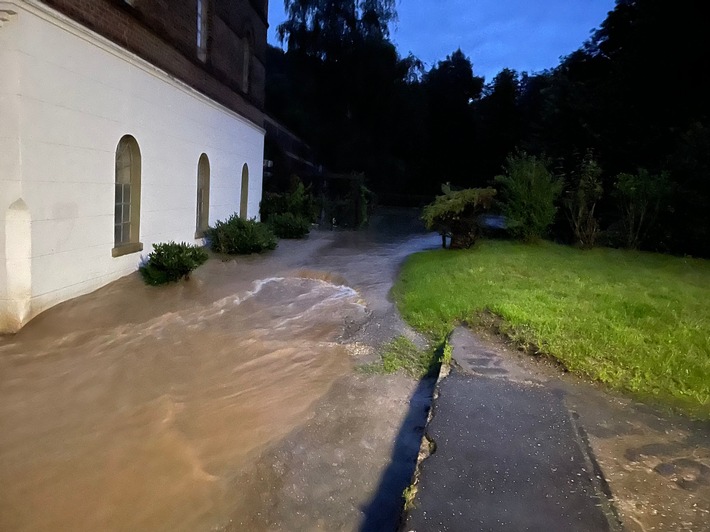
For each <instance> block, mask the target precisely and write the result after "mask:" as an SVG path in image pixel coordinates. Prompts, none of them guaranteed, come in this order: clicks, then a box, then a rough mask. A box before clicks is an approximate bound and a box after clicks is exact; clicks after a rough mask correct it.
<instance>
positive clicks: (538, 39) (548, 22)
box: [268, 0, 615, 81]
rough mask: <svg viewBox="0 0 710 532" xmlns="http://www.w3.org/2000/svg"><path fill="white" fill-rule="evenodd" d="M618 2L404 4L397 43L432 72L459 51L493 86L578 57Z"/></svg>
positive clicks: (277, 15)
mask: <svg viewBox="0 0 710 532" xmlns="http://www.w3.org/2000/svg"><path fill="white" fill-rule="evenodd" d="M614 4H615V2H614V0H398V2H397V12H398V14H399V21H398V22H397V24H396V27H394V28H392V30H393V31H392V40H393V41H394V42H395V44H396V45H397V49H398V50H399V53H400V55H402V56H406V55H407V54H408V53H409V52H412V53H413V54H414V55H416V56H417V57H418V58H419V59H421V60H422V61H424V62H425V63H426V65H427V68H429V67H431V66H432V65H433V64H435V63H436V62H437V61H440V60H442V59H444V58H445V57H446V56H447V55H449V54H451V52H453V51H454V50H456V49H457V48H459V47H460V48H461V50H463V52H464V53H465V54H466V55H467V56H468V57H469V58H470V59H471V61H472V62H473V70H474V73H475V74H477V75H479V76H480V75H483V76H485V77H486V80H488V81H490V80H491V79H492V78H493V76H495V74H496V73H497V72H499V71H500V70H501V69H502V68H504V67H508V68H513V69H515V70H518V71H519V72H522V71H527V72H538V71H540V70H544V69H545V68H551V67H554V66H556V65H557V64H558V63H559V58H560V56H564V55H567V54H569V53H570V52H573V51H574V50H576V49H577V48H579V46H580V45H581V44H582V43H583V42H584V41H585V40H586V39H587V38H588V37H589V35H590V32H591V30H592V29H594V28H596V27H597V26H599V24H600V23H601V22H602V21H603V20H604V18H605V17H606V14H607V12H609V11H610V10H612V9H613V8H614ZM285 16H286V14H285V12H284V7H283V0H270V1H269V24H270V28H269V37H268V39H269V42H270V43H271V44H274V45H278V40H277V38H276V26H278V25H279V24H280V23H281V22H283V20H284V18H285Z"/></svg>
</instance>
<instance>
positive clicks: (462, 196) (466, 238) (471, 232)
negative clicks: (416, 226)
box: [422, 187, 496, 249]
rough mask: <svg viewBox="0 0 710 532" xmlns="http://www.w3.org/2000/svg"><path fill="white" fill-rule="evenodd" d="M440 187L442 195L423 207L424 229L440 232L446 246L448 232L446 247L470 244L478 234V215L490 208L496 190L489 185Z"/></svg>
mask: <svg viewBox="0 0 710 532" xmlns="http://www.w3.org/2000/svg"><path fill="white" fill-rule="evenodd" d="M443 190H444V194H443V195H441V196H437V197H436V199H435V200H434V202H433V203H430V204H429V205H427V206H426V207H424V212H423V213H422V220H424V223H425V225H426V227H427V229H429V230H432V231H438V232H439V234H440V235H441V243H442V247H446V237H447V236H449V237H451V242H450V244H449V248H451V249H463V248H469V247H471V246H472V245H473V244H474V243H475V242H476V239H477V238H478V237H479V236H480V233H481V229H480V226H479V223H478V218H479V217H480V216H481V214H483V212H484V211H486V210H488V209H489V208H490V206H491V204H492V203H493V197H494V196H495V195H496V191H495V189H492V188H469V189H466V190H456V191H452V190H450V189H449V188H448V187H445V188H444V189H443Z"/></svg>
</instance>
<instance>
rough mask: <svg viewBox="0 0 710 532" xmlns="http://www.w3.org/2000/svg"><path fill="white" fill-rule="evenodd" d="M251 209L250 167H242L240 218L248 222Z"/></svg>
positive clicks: (245, 165)
mask: <svg viewBox="0 0 710 532" xmlns="http://www.w3.org/2000/svg"><path fill="white" fill-rule="evenodd" d="M248 209H249V167H248V166H247V164H246V163H244V166H242V194H241V198H240V201H239V217H240V218H242V219H244V220H246V219H247V214H248V212H247V211H248Z"/></svg>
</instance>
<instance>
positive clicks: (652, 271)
mask: <svg viewBox="0 0 710 532" xmlns="http://www.w3.org/2000/svg"><path fill="white" fill-rule="evenodd" d="M393 292H394V296H395V298H396V300H397V303H398V305H399V309H400V312H401V313H402V315H403V316H404V318H405V319H406V320H407V321H408V322H409V323H410V324H411V325H413V326H414V327H415V328H417V329H419V330H420V331H422V332H425V333H427V334H429V335H430V336H432V338H433V339H434V340H435V341H436V340H439V339H443V338H445V336H446V335H447V334H448V333H449V332H450V331H451V330H452V328H453V327H454V326H455V325H456V324H457V323H458V322H461V321H468V322H471V323H474V324H481V323H483V322H485V317H484V316H485V313H486V311H488V312H492V313H493V314H495V315H497V316H499V317H501V318H502V319H503V330H504V332H505V333H506V334H508V335H509V336H510V337H512V338H514V339H516V340H517V341H520V342H522V343H527V344H534V345H535V346H537V347H538V348H539V349H540V350H541V351H542V352H544V353H546V354H549V355H552V356H553V357H555V358H557V359H558V360H559V361H561V362H562V363H563V364H564V366H565V367H566V368H568V369H569V370H571V371H576V372H579V373H582V374H585V375H587V376H589V377H591V378H593V379H597V380H600V381H602V382H605V383H607V384H609V385H611V386H613V387H616V388H620V389H625V390H630V391H632V392H635V393H638V394H641V395H644V396H651V397H655V398H658V399H661V400H663V401H670V402H673V403H676V404H679V405H680V406H681V407H682V408H683V409H685V410H686V411H688V412H689V413H691V414H694V415H698V416H700V417H703V418H708V417H710V261H707V260H700V259H686V258H679V257H670V256H665V255H658V254H651V253H641V252H631V251H623V250H613V249H593V250H591V251H581V250H578V249H575V248H571V247H566V246H558V245H555V244H552V243H549V242H545V243H541V244H539V245H533V246H527V245H522V244H517V243H513V242H506V241H484V242H482V243H480V245H478V246H477V247H476V248H475V249H471V250H466V251H445V250H440V251H433V252H426V253H419V254H416V255H414V256H412V257H410V259H409V260H408V261H407V262H406V264H405V265H404V268H403V270H402V272H401V275H400V278H399V280H398V282H397V284H396V285H395V287H394V290H393Z"/></svg>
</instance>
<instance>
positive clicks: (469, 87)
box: [423, 49, 483, 183]
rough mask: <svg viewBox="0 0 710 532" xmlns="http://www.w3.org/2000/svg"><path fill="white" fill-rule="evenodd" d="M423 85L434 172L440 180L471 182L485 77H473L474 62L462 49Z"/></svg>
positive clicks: (431, 162) (431, 170)
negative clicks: (478, 105) (476, 121)
mask: <svg viewBox="0 0 710 532" xmlns="http://www.w3.org/2000/svg"><path fill="white" fill-rule="evenodd" d="M423 83H424V87H425V90H426V93H427V101H428V113H429V116H428V120H427V124H428V126H429V141H430V150H429V170H430V173H431V175H432V177H433V179H436V180H437V181H440V180H441V179H442V178H445V179H447V180H450V181H454V182H460V183H470V180H471V178H472V174H473V169H474V165H475V157H474V153H473V148H474V146H475V131H474V124H473V116H474V115H473V103H474V102H475V101H476V100H477V99H478V98H480V96H481V90H482V89H483V78H481V77H478V76H475V75H474V74H473V65H472V64H471V61H470V60H469V58H468V57H466V56H465V55H464V53H463V52H462V51H461V50H460V49H458V50H456V51H455V52H454V53H452V54H451V55H449V56H447V57H446V59H445V60H443V61H439V63H437V65H436V66H434V67H433V68H432V69H431V70H430V71H429V72H427V74H426V75H425V76H424V80H423ZM434 176H435V177H434Z"/></svg>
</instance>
